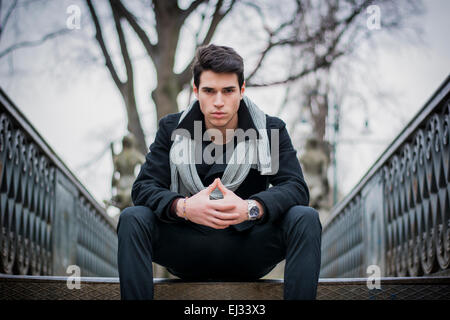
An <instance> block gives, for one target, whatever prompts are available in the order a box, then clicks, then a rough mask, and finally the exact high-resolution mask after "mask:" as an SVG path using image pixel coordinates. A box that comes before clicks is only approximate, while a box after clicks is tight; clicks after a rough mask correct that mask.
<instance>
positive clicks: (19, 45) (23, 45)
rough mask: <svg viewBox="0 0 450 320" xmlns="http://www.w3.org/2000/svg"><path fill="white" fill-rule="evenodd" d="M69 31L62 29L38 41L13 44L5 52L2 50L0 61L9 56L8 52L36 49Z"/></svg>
mask: <svg viewBox="0 0 450 320" xmlns="http://www.w3.org/2000/svg"><path fill="white" fill-rule="evenodd" d="M70 31H71V30H69V29H67V28H64V29H61V30H58V31H55V32H51V33H49V34H47V35H45V36H44V37H42V38H41V39H39V40H34V41H23V42H19V43H16V44H13V45H12V46H10V47H8V48H6V49H5V50H3V51H2V52H0V59H1V58H3V57H4V56H6V55H7V54H9V53H10V52H12V51H14V50H17V49H21V48H27V47H36V46H39V45H41V44H42V43H44V42H45V41H47V40H49V39H52V38H55V37H57V36H60V35H63V34H65V33H68V32H70Z"/></svg>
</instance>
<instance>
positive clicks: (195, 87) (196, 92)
mask: <svg viewBox="0 0 450 320" xmlns="http://www.w3.org/2000/svg"><path fill="white" fill-rule="evenodd" d="M192 88H193V91H194V94H195V97H196V98H197V100H198V88H197V86H196V85H195V83H193V84H192Z"/></svg>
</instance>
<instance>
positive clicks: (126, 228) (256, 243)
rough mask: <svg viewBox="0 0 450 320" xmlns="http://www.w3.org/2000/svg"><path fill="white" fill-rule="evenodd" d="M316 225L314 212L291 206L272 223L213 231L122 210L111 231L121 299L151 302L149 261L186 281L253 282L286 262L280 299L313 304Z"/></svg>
mask: <svg viewBox="0 0 450 320" xmlns="http://www.w3.org/2000/svg"><path fill="white" fill-rule="evenodd" d="M321 232H322V226H321V224H320V221H319V214H318V212H317V211H316V210H314V209H313V208H311V207H306V206H294V207H292V208H291V209H289V210H288V212H287V213H286V214H285V215H284V217H283V218H282V219H281V220H279V221H276V222H273V223H272V222H267V223H263V224H256V225H254V226H253V227H251V228H250V229H248V230H244V231H241V232H239V231H237V230H235V229H234V228H231V227H228V228H226V229H223V230H216V229H213V228H209V227H206V226H198V225H197V226H195V227H194V226H192V225H190V224H188V223H184V222H183V223H166V222H162V221H161V220H159V219H158V218H157V216H156V215H155V214H154V213H153V212H152V211H151V210H150V209H149V208H147V207H143V206H135V207H129V208H126V209H125V210H123V212H122V213H121V215H120V219H119V224H118V226H117V234H118V238H119V245H118V267H119V277H120V293H121V298H122V299H153V269H152V261H153V262H156V263H158V264H160V265H162V266H165V267H166V268H167V269H168V270H169V272H171V273H172V274H174V275H176V276H178V277H180V278H182V279H189V280H223V281H230V280H236V281H239V280H256V279H259V278H261V277H263V276H264V275H266V274H267V273H269V272H270V271H271V270H272V269H273V268H274V267H275V266H276V265H277V264H278V263H279V262H281V261H282V260H283V259H286V265H285V271H284V298H285V299H289V300H299V299H315V298H316V293H317V283H318V279H319V271H320V250H321V248H320V242H321Z"/></svg>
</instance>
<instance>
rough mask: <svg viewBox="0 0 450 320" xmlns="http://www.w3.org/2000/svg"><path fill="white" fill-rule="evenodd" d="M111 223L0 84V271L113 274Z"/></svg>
mask: <svg viewBox="0 0 450 320" xmlns="http://www.w3.org/2000/svg"><path fill="white" fill-rule="evenodd" d="M116 253H117V237H116V232H115V224H114V222H113V220H112V219H111V218H110V217H109V216H108V215H107V214H106V212H105V210H104V209H103V208H102V207H101V206H100V205H99V204H98V203H97V202H96V201H95V200H94V198H93V197H92V196H91V195H90V194H89V192H87V190H86V189H85V188H84V187H83V186H82V184H81V183H80V182H79V181H78V180H77V178H76V177H75V176H74V175H73V174H72V173H71V171H70V170H69V169H68V168H67V167H66V166H65V165H64V163H63V162H62V161H61V160H60V159H59V158H58V157H57V156H56V154H55V153H54V152H53V151H52V149H51V148H50V147H49V146H48V145H47V143H46V142H45V141H44V140H43V139H42V137H41V136H40V135H39V134H38V133H37V131H36V130H35V129H34V128H33V127H32V126H31V124H30V123H29V122H28V121H27V119H26V118H25V117H24V116H23V114H22V113H21V112H20V111H19V109H18V108H17V107H16V106H15V105H14V104H13V103H12V102H11V100H10V99H9V98H8V97H7V96H6V94H5V93H4V92H3V91H2V90H1V89H0V273H7V274H22V275H66V276H67V273H66V272H67V267H68V266H69V265H77V266H78V267H79V268H80V271H81V276H108V277H109V276H117V274H118V273H117V261H116Z"/></svg>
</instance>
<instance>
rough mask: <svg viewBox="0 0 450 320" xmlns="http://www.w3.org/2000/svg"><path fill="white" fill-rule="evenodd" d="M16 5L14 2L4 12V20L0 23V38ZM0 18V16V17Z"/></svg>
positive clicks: (15, 0) (15, 1)
mask: <svg viewBox="0 0 450 320" xmlns="http://www.w3.org/2000/svg"><path fill="white" fill-rule="evenodd" d="M1 5H2V4H1V3H0V7H1ZM16 5H17V0H14V2H13V3H12V4H11V6H10V7H9V9H8V11H7V12H6V15H5V19H4V20H3V21H0V37H1V36H2V33H3V29H5V26H6V24H7V23H8V20H9V17H10V16H11V14H12V12H13V11H14V8H15V7H16ZM0 17H1V16H0Z"/></svg>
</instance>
